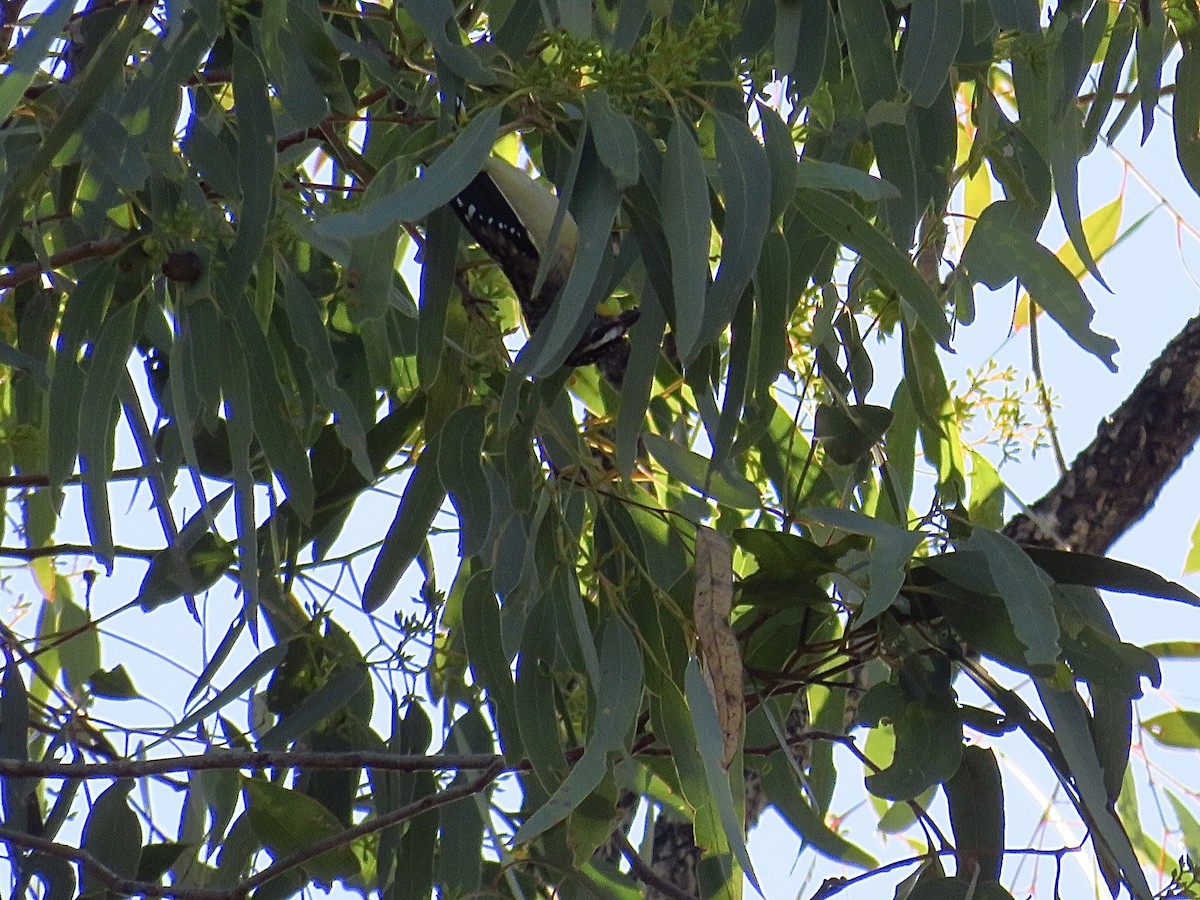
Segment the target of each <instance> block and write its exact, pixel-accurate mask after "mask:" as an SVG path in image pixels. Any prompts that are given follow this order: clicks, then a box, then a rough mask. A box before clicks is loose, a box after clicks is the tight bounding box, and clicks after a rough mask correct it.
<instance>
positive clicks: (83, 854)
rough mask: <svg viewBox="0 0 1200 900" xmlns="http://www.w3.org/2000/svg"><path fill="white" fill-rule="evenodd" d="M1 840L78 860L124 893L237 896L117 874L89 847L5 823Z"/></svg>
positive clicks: (200, 899)
mask: <svg viewBox="0 0 1200 900" xmlns="http://www.w3.org/2000/svg"><path fill="white" fill-rule="evenodd" d="M0 841H4V842H5V843H7V844H8V845H9V846H10V847H20V848H22V849H24V850H33V851H35V852H37V853H44V854H45V855H46V856H53V857H56V858H58V859H65V860H68V861H70V862H73V863H76V864H78V865H79V866H81V867H82V868H84V869H86V870H87V871H88V872H90V873H91V874H92V875H94V876H95V877H96V879H97V880H98V881H101V882H103V884H104V886H105V887H106V888H108V889H109V890H111V891H113V892H114V893H116V894H118V895H121V896H126V897H132V896H137V895H140V896H142V897H171V898H174V900H233V897H234V895H231V894H230V892H229V891H223V890H215V889H213V888H202V887H189V886H186V885H171V886H169V887H165V886H163V885H161V884H151V883H150V882H148V881H136V880H134V879H132V878H126V877H124V876H123V875H118V874H117V873H116V872H114V871H113V870H112V869H110V868H109V867H108V866H106V865H104V863H102V862H100V860H98V859H96V857H94V856H92V854H90V853H88V852H87V851H86V850H79V849H76V848H75V847H68V846H67V845H66V844H59V843H56V842H55V841H50V840H47V839H46V838H40V837H34V836H33V835H31V834H24V833H22V832H20V831H16V830H14V829H12V828H8V827H6V826H4V825H0Z"/></svg>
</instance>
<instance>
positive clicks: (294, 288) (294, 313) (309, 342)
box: [283, 267, 440, 479]
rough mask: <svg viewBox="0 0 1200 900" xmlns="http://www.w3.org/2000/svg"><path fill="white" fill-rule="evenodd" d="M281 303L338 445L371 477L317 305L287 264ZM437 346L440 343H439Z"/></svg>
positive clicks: (358, 422) (359, 425)
mask: <svg viewBox="0 0 1200 900" xmlns="http://www.w3.org/2000/svg"><path fill="white" fill-rule="evenodd" d="M283 284H284V298H283V301H284V302H283V307H284V311H285V312H286V313H287V319H288V324H289V325H290V326H291V333H292V337H293V338H294V339H295V341H296V343H297V344H299V345H300V347H301V348H302V349H303V350H304V354H305V356H306V357H307V358H308V361H309V363H310V369H309V371H310V372H311V373H312V375H313V382H314V385H315V387H316V389H317V396H318V397H319V398H320V399H321V402H322V403H323V404H325V406H327V407H329V409H330V410H331V411H332V413H333V424H334V427H335V428H336V429H337V433H338V437H340V438H341V441H342V445H343V446H344V447H346V448H347V449H348V450H349V451H350V458H351V459H352V460H353V461H354V465H355V467H356V468H357V469H358V471H359V472H360V473H362V476H363V477H364V478H367V479H372V478H374V476H375V472H374V470H373V469H372V467H371V460H370V457H369V456H368V455H367V435H366V429H365V427H364V424H363V421H362V419H361V417H360V416H359V414H358V409H357V407H356V406H355V405H354V401H353V400H352V399H351V398H350V396H349V395H348V394H347V393H346V391H345V390H344V389H343V387H342V386H341V384H339V383H338V365H337V360H336V359H335V358H334V355H333V347H332V346H331V345H330V343H329V332H328V331H327V330H326V328H325V323H324V322H322V321H321V316H320V313H319V312H318V310H319V308H320V307H319V306H318V303H317V300H316V298H315V297H313V296H312V294H311V293H309V291H308V288H307V287H305V285H304V282H303V281H301V280H300V278H298V277H297V276H296V273H295V272H294V271H292V269H291V268H290V267H284V268H283ZM439 346H440V345H439Z"/></svg>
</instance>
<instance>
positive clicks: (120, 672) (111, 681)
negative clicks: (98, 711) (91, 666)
mask: <svg viewBox="0 0 1200 900" xmlns="http://www.w3.org/2000/svg"><path fill="white" fill-rule="evenodd" d="M88 686H89V687H90V688H91V689H92V693H93V694H95V695H96V696H98V697H107V698H108V699H110V700H133V699H136V698H138V697H140V696H141V694H140V693H139V692H138V689H137V688H135V687H134V686H133V679H132V678H130V677H129V672H128V671H126V669H125V666H124V665H119V666H115V667H113V668H112V669H108V670H105V669H97V670H96V672H95V673H94V674H93V675H92V678H91V681H89V682H88Z"/></svg>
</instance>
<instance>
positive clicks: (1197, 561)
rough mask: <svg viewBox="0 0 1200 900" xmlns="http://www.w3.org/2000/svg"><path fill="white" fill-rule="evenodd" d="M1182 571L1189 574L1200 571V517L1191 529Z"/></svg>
mask: <svg viewBox="0 0 1200 900" xmlns="http://www.w3.org/2000/svg"><path fill="white" fill-rule="evenodd" d="M1183 571H1184V572H1186V573H1187V574H1189V575H1190V574H1192V573H1193V572H1200V519H1198V520H1197V521H1196V527H1195V528H1193V529H1192V541H1191V546H1190V547H1189V548H1188V553H1187V559H1185V560H1184V561H1183Z"/></svg>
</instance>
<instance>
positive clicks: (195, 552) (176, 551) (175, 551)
mask: <svg viewBox="0 0 1200 900" xmlns="http://www.w3.org/2000/svg"><path fill="white" fill-rule="evenodd" d="M232 496H233V488H226V489H225V490H223V491H222V492H221V493H220V494H218V495H217V496H216V497H213V498H211V499H209V500H208V502H207V503H205V505H204V506H203V507H202V508H201V509H200V511H199V512H197V513H196V514H195V515H193V516H192V517H191V518H190V519H188V520H187V523H186V524H185V525H184V526H183V530H182V531H181V532H180V533H179V536H178V538H176V540H175V543H174V544H172V545H171V546H170V547H166V548H164V549H162V550H159V551H158V552H157V553H155V554H154V556H153V557H151V559H150V567H149V568H148V569H147V570H146V575H145V577H144V578H142V585H141V587H140V588H138V595H137V602H138V605H140V606H141V607H142V609H143V610H145V611H147V612H149V611H150V610H152V609H157V608H158V607H159V606H162V605H163V604H164V603H167V602H169V601H171V600H174V599H175V598H177V597H182V596H183V595H184V594H199V593H201V592H203V591H206V590H208V589H209V588H210V587H212V586H213V585H214V584H216V583H217V581H218V580H219V579H220V578H221V576H222V575H224V574H225V573H226V572H227V571H229V567H230V566H232V565H233V563H234V561H235V559H236V556H235V554H234V551H233V547H232V545H231V544H230V543H229V542H228V541H224V540H222V539H221V538H220V537H219V536H218V535H216V534H214V533H213V532H211V531H209V527H208V526H209V523H210V522H212V521H213V520H214V519H215V518H216V517H217V515H219V514H220V512H221V510H222V509H224V507H225V504H226V503H228V502H229V498H230V497H232Z"/></svg>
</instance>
